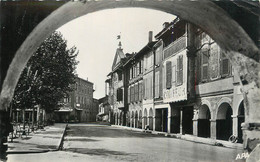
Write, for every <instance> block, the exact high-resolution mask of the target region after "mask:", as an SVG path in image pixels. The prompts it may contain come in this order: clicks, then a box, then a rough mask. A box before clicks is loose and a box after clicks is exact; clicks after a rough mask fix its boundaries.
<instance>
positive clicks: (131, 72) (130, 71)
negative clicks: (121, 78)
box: [129, 68, 133, 79]
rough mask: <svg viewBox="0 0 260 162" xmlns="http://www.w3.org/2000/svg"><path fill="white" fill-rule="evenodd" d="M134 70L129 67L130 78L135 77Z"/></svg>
mask: <svg viewBox="0 0 260 162" xmlns="http://www.w3.org/2000/svg"><path fill="white" fill-rule="evenodd" d="M132 75H133V71H132V68H130V69H129V79H132V78H133V76H132Z"/></svg>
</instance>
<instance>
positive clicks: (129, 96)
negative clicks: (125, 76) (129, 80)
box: [127, 87, 131, 103]
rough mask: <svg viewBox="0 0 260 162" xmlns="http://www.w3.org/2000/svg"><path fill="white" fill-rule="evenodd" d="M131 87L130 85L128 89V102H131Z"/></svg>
mask: <svg viewBox="0 0 260 162" xmlns="http://www.w3.org/2000/svg"><path fill="white" fill-rule="evenodd" d="M130 95H131V94H130V87H128V90H127V103H130V98H131V97H130Z"/></svg>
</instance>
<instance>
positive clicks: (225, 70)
mask: <svg viewBox="0 0 260 162" xmlns="http://www.w3.org/2000/svg"><path fill="white" fill-rule="evenodd" d="M220 55H221V56H220V61H221V62H220V64H221V65H220V74H221V77H225V76H227V75H228V74H229V71H230V65H229V60H228V58H227V57H226V55H225V53H224V52H221V53H220Z"/></svg>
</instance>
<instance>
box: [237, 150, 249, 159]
mask: <svg viewBox="0 0 260 162" xmlns="http://www.w3.org/2000/svg"><path fill="white" fill-rule="evenodd" d="M248 157H249V154H248V152H245V153H241V154H237V157H236V160H241V159H246V158H248Z"/></svg>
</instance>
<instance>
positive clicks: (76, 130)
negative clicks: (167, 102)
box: [66, 125, 165, 138]
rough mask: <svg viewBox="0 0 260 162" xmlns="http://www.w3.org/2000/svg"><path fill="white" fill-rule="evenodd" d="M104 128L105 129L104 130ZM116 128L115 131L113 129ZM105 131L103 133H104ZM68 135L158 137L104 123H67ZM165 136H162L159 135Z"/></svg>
mask: <svg viewBox="0 0 260 162" xmlns="http://www.w3.org/2000/svg"><path fill="white" fill-rule="evenodd" d="M104 130H105V131H104ZM115 130H116V131H115ZM104 132H105V133H104ZM66 133H67V136H68V137H72V136H79V135H80V136H81V137H107V138H118V137H120V138H123V137H126V138H131V137H133V138H136V137H139V138H154V137H156V138H158V135H157V136H156V135H153V134H148V133H144V132H139V131H129V130H124V129H119V128H114V127H111V126H104V125H102V126H101V125H100V126H99V125H95V126H92V125H86V126H77V125H69V126H68V129H67V131H66ZM161 137H162V138H165V137H164V136H161Z"/></svg>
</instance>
